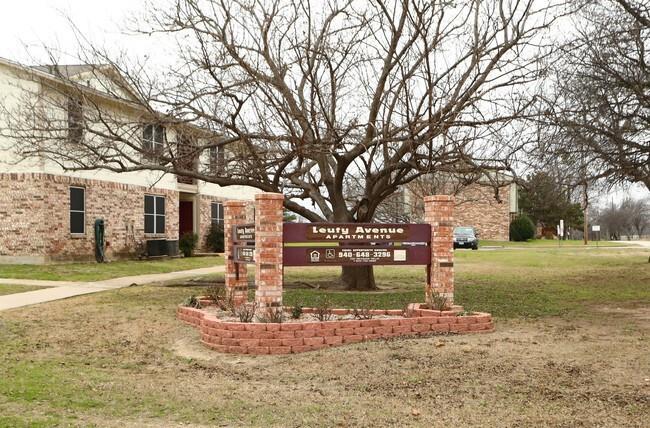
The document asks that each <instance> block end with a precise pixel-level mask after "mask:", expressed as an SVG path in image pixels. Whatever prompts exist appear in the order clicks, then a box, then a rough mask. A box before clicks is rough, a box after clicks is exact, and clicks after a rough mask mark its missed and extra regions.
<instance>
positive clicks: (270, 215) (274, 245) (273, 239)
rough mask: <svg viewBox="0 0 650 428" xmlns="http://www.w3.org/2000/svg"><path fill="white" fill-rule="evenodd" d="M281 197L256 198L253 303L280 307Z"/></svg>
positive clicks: (280, 195)
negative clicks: (254, 288) (254, 289)
mask: <svg viewBox="0 0 650 428" xmlns="http://www.w3.org/2000/svg"><path fill="white" fill-rule="evenodd" d="M283 203H284V195H282V194H281V193H258V194H256V195H255V287H256V291H255V301H256V302H257V304H258V305H259V307H260V308H262V309H264V308H280V307H282V218H283V212H284V210H283V206H284V205H283Z"/></svg>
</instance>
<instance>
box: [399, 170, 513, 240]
mask: <svg viewBox="0 0 650 428" xmlns="http://www.w3.org/2000/svg"><path fill="white" fill-rule="evenodd" d="M426 180H427V178H424V179H423V181H426ZM494 181H495V180H488V179H487V177H485V176H484V177H481V178H478V179H477V180H476V181H475V182H473V183H472V184H469V185H458V184H454V182H455V180H454V179H453V178H447V179H446V180H444V182H443V183H442V184H438V185H435V187H436V188H437V190H436V191H435V192H429V193H440V194H450V195H454V197H455V202H456V207H455V210H454V226H471V227H474V228H475V229H476V230H477V231H478V232H479V235H480V239H493V240H498V241H507V240H508V239H509V237H510V221H511V220H512V219H513V218H514V216H515V215H516V214H517V212H518V203H517V199H518V193H517V185H516V184H515V183H512V182H510V180H509V179H508V177H505V176H504V177H500V181H501V183H496V184H495V183H494ZM418 184H420V185H421V184H422V183H418ZM421 187H422V186H418V185H416V186H413V187H407V188H406V189H405V190H404V192H402V199H403V201H404V208H402V210H403V212H405V213H406V214H407V216H408V217H409V218H411V219H412V220H414V221H418V220H419V219H420V218H421V217H422V216H423V212H424V207H423V205H422V202H421V200H422V195H421V193H422V189H421ZM425 187H426V186H425Z"/></svg>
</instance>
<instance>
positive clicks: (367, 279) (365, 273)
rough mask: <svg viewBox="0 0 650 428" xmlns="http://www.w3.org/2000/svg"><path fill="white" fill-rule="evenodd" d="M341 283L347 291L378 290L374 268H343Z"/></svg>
mask: <svg viewBox="0 0 650 428" xmlns="http://www.w3.org/2000/svg"><path fill="white" fill-rule="evenodd" d="M341 282H343V284H345V289H346V290H358V291H368V290H376V289H377V285H376V284H375V274H374V272H373V270H372V266H343V267H342V268H341Z"/></svg>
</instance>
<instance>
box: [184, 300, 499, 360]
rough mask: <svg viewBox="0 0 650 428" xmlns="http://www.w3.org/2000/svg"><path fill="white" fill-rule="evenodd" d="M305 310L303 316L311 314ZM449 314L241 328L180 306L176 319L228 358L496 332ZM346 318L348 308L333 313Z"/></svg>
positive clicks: (482, 322) (480, 317)
mask: <svg viewBox="0 0 650 428" xmlns="http://www.w3.org/2000/svg"><path fill="white" fill-rule="evenodd" d="M310 311H312V310H310V309H309V308H307V309H305V310H304V312H306V313H309V312H310ZM459 311H462V308H459V307H456V308H455V310H452V311H434V310H427V309H420V308H419V305H418V304H415V305H413V310H412V311H411V313H410V316H409V317H404V316H402V311H401V310H395V311H392V310H386V311H384V310H374V311H371V313H372V314H374V315H394V316H395V318H381V319H369V320H340V321H323V322H318V321H305V322H290V323H281V324H279V323H242V322H230V321H221V320H219V319H218V318H217V317H215V316H213V315H210V314H208V313H206V312H205V311H204V310H202V309H194V308H188V307H184V306H179V307H178V309H177V317H178V318H179V319H180V320H182V321H184V322H186V323H188V324H190V325H193V326H194V327H196V328H198V329H199V331H200V332H201V343H203V344H204V345H205V346H207V347H209V348H211V349H214V350H215V351H219V352H226V353H232V354H295V353H298V352H305V351H312V350H317V349H322V348H328V347H331V346H340V345H344V344H347V343H356V342H363V341H368V340H377V339H389V338H394V337H411V336H426V335H432V334H444V333H487V332H491V331H493V330H494V324H493V323H492V316H491V315H490V314H488V313H483V312H476V313H473V314H471V315H466V316H458V313H459ZM333 312H334V314H338V315H345V314H349V313H350V312H351V311H350V310H349V309H336V310H334V311H333Z"/></svg>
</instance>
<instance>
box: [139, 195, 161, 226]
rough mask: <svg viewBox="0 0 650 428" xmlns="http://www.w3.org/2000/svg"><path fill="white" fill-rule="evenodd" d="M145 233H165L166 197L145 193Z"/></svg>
mask: <svg viewBox="0 0 650 428" xmlns="http://www.w3.org/2000/svg"><path fill="white" fill-rule="evenodd" d="M144 233H165V197H164V196H155V195H144Z"/></svg>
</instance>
